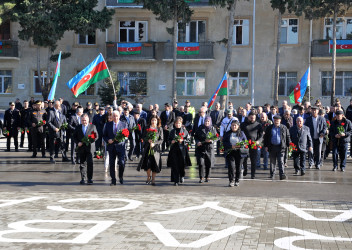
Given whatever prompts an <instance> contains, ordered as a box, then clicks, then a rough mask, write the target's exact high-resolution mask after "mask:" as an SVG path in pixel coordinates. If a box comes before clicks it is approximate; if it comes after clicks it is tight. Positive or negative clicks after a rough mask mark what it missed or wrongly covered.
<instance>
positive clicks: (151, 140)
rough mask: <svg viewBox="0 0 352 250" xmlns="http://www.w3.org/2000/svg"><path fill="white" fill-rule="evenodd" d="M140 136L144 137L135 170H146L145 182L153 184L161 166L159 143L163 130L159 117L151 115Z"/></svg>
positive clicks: (161, 139)
mask: <svg viewBox="0 0 352 250" xmlns="http://www.w3.org/2000/svg"><path fill="white" fill-rule="evenodd" d="M142 138H144V139H143V140H144V149H143V155H142V158H141V160H140V162H139V164H138V168H137V170H138V171H140V169H144V171H146V172H147V181H146V183H147V184H150V183H151V184H152V185H153V186H155V176H156V174H157V173H160V171H161V168H162V164H161V143H162V142H163V130H162V128H161V121H160V118H159V117H157V116H153V117H151V119H150V125H149V126H148V127H147V129H146V130H145V131H144V133H143V136H142Z"/></svg>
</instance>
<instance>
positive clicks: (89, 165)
mask: <svg viewBox="0 0 352 250" xmlns="http://www.w3.org/2000/svg"><path fill="white" fill-rule="evenodd" d="M78 155H79V160H80V165H79V169H80V172H81V178H82V180H87V179H88V180H92V179H93V155H92V153H91V152H82V153H80V154H78Z"/></svg>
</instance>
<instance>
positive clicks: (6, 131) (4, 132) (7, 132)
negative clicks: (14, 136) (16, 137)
mask: <svg viewBox="0 0 352 250" xmlns="http://www.w3.org/2000/svg"><path fill="white" fill-rule="evenodd" d="M2 134H3V135H4V136H9V135H10V131H8V130H4V131H2Z"/></svg>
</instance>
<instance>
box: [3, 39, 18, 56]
mask: <svg viewBox="0 0 352 250" xmlns="http://www.w3.org/2000/svg"><path fill="white" fill-rule="evenodd" d="M0 43H2V45H0V47H1V49H0V50H1V52H0V57H18V42H17V41H11V40H0Z"/></svg>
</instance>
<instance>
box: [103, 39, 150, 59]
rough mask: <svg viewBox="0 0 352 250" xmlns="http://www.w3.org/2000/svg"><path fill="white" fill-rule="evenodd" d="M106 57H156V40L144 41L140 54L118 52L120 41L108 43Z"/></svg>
mask: <svg viewBox="0 0 352 250" xmlns="http://www.w3.org/2000/svg"><path fill="white" fill-rule="evenodd" d="M124 44H126V43H124ZM106 57H107V58H108V59H114V60H125V61H128V60H132V61H134V60H149V59H155V43H154V42H146V43H142V47H141V53H140V54H127V55H121V54H120V55H119V54H118V43H106Z"/></svg>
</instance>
